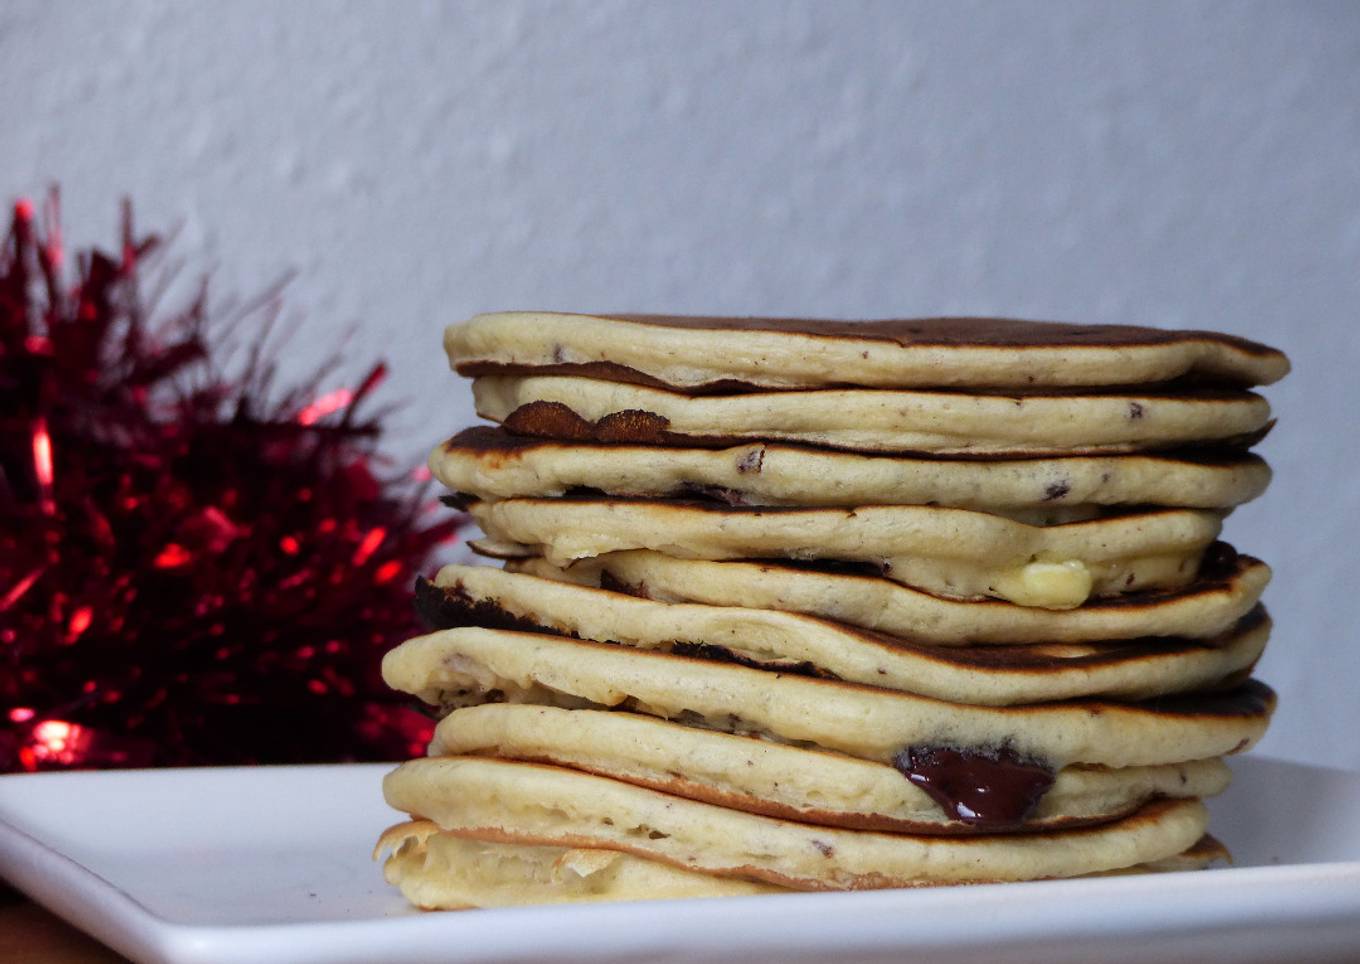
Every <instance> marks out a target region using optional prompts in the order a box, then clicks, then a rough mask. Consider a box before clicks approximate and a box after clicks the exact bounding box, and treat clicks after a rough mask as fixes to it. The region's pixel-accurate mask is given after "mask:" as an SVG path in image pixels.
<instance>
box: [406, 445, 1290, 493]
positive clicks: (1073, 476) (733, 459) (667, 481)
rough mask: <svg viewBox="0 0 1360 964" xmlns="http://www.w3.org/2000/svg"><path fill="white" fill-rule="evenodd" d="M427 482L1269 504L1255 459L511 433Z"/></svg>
mask: <svg viewBox="0 0 1360 964" xmlns="http://www.w3.org/2000/svg"><path fill="white" fill-rule="evenodd" d="M429 465H430V471H431V473H433V475H434V477H435V478H437V479H438V480H439V481H440V482H442V483H444V485H446V486H448V488H449V489H450V490H452V491H454V492H464V493H468V494H471V495H474V496H477V497H479V498H484V499H485V498H501V499H507V498H514V497H516V496H561V495H568V494H571V493H573V492H575V491H576V490H579V489H588V490H592V491H597V492H601V493H604V494H608V495H617V496H632V497H641V498H682V499H692V498H696V497H706V498H710V499H715V500H718V501H722V502H726V503H728V504H731V505H794V506H824V505H826V506H831V505H839V506H844V505H873V504H885V505H889V504H890V505H923V504H926V503H931V504H936V505H943V506H951V507H954V508H960V509H983V510H990V511H999V510H1015V509H1042V510H1048V509H1052V508H1055V507H1065V506H1124V505H1133V506H1141V505H1159V506H1166V507H1184V508H1197V509H1226V508H1230V507H1232V506H1236V505H1241V504H1242V503H1244V502H1248V501H1250V500H1252V499H1254V498H1256V497H1257V496H1258V495H1260V494H1261V493H1262V492H1263V491H1264V490H1265V487H1266V485H1267V483H1269V481H1270V469H1269V468H1268V467H1267V466H1266V463H1265V462H1264V461H1263V460H1262V459H1261V458H1259V457H1257V456H1255V455H1247V454H1240V455H1236V456H1224V457H1219V458H1211V457H1201V458H1192V457H1190V456H1187V455H1122V456H1071V457H1067V458H1039V459H1016V460H1005V461H998V460H977V459H919V458H915V459H913V458H902V457H895V456H865V455H856V454H853V453H848V452H833V451H824V450H820V449H814V448H807V447H802V446H795V445H787V444H780V443H777V442H753V443H748V444H745V445H737V446H733V447H730V448H723V449H704V448H661V447H658V446H655V445H629V444H626V443H625V444H612V445H605V444H600V443H590V442H557V441H552V440H549V439H535V438H525V437H519V436H514V435H511V434H510V433H508V432H506V431H505V430H504V429H502V428H499V427H497V428H492V427H489V426H477V427H474V428H469V429H464V430H463V431H461V432H459V433H458V434H457V435H455V436H454V437H453V438H451V439H449V440H448V441H447V442H445V443H444V444H443V445H441V446H439V447H438V448H437V449H435V450H434V452H432V453H431V454H430V460H429Z"/></svg>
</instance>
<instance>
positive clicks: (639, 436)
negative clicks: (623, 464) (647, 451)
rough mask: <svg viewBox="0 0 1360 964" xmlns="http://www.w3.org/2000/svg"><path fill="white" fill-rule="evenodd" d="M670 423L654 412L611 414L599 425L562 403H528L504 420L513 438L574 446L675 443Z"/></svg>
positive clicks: (634, 411)
mask: <svg viewBox="0 0 1360 964" xmlns="http://www.w3.org/2000/svg"><path fill="white" fill-rule="evenodd" d="M669 425H670V421H669V420H668V419H666V418H664V417H663V416H661V415H657V414H655V413H654V412H644V411H642V410H641V409H625V410H624V411H621V412H610V413H609V414H608V415H605V416H603V417H602V418H600V419H599V420H597V421H594V422H592V421H590V420H589V419H586V418H582V417H581V416H580V415H578V414H576V412H575V411H573V410H572V409H571V408H569V407H568V406H566V405H563V404H562V403H561V402H542V401H539V402H528V403H526V404H524V405H521V406H519V408H517V409H515V410H514V411H513V412H511V413H510V414H509V415H507V416H506V417H505V422H504V426H505V430H506V431H507V432H510V433H511V434H512V435H521V436H523V435H527V436H531V437H533V438H547V439H560V440H564V441H572V442H614V443H619V442H632V443H635V444H642V445H664V444H666V442H668V441H671V440H672V436H671V433H670V432H668V431H666V429H667V427H668V426H669Z"/></svg>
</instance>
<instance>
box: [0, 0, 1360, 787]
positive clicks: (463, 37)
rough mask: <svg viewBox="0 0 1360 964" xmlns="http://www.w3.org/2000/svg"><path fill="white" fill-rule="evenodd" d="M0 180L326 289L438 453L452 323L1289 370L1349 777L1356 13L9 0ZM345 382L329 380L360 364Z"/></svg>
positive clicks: (449, 391) (318, 295)
mask: <svg viewBox="0 0 1360 964" xmlns="http://www.w3.org/2000/svg"><path fill="white" fill-rule="evenodd" d="M0 91H3V92H4V94H3V96H0V193H3V194H5V195H17V194H20V193H28V194H33V193H36V192H40V191H41V190H42V189H43V187H44V185H45V184H47V183H48V182H49V181H52V180H57V181H60V182H61V184H62V187H63V190H64V197H65V202H66V211H67V221H68V226H69V228H70V229H71V240H72V241H74V242H78V243H79V242H85V243H88V242H90V241H95V240H98V241H105V240H108V239H111V238H112V237H113V234H112V232H113V230H114V225H115V221H116V214H115V202H116V199H117V197H118V196H119V195H120V194H121V193H123V192H127V193H128V194H130V195H131V196H132V197H133V198H134V199H135V201H136V204H137V208H138V212H139V216H140V220H141V223H142V224H143V225H144V226H167V225H175V224H178V225H181V226H182V230H181V234H180V245H179V253H180V254H181V255H183V256H185V257H186V258H188V259H189V260H190V261H191V262H193V261H194V259H200V260H199V262H198V263H206V264H211V265H215V266H216V267H217V279H218V291H219V292H222V293H226V292H228V291H235V292H237V293H249V292H252V291H256V290H258V289H259V288H260V287H261V286H262V285H263V284H264V283H265V282H267V281H269V280H271V279H273V278H274V277H276V276H277V275H278V274H279V273H280V272H281V271H282V270H284V269H285V268H288V267H295V268H297V269H298V271H299V277H298V279H297V281H296V283H295V284H294V286H293V288H292V296H291V303H292V304H293V305H294V306H295V307H296V308H297V309H299V315H300V316H301V318H302V320H301V321H300V322H299V323H298V329H299V330H298V332H297V335H296V337H295V338H294V339H293V341H292V343H291V347H290V351H291V353H292V357H290V358H289V359H288V364H289V365H291V366H293V370H295V371H299V372H301V371H304V370H306V369H308V368H309V367H310V366H311V365H314V364H315V363H317V362H318V361H320V359H321V358H322V357H323V356H324V355H326V354H328V353H329V352H330V351H331V350H332V349H333V348H334V347H335V345H336V343H337V339H338V338H339V337H340V334H341V332H342V330H343V329H344V327H345V326H346V325H348V324H350V323H356V322H358V323H360V324H359V328H358V331H357V333H356V334H355V336H354V337H353V338H352V340H351V342H350V347H349V348H348V349H347V351H348V355H349V357H350V358H352V359H354V365H355V368H356V369H357V368H359V367H361V366H363V365H366V364H367V363H368V362H369V361H370V360H372V359H374V358H375V357H377V356H378V355H379V354H381V355H384V356H386V357H387V358H388V359H389V360H390V362H391V363H392V366H393V370H394V373H395V377H394V378H393V379H391V380H390V382H389V386H388V388H387V389H385V392H386V397H387V398H388V399H389V400H395V399H401V400H404V401H405V402H406V403H407V407H406V409H405V410H404V414H403V415H402V416H401V418H400V420H399V422H398V424H397V430H396V431H395V433H394V434H393V436H392V443H393V447H394V450H395V451H396V452H397V453H398V454H400V455H403V456H408V457H410V458H412V459H415V458H416V457H418V455H419V454H420V453H421V451H422V450H423V449H424V448H425V447H426V446H427V445H428V444H430V443H433V442H434V441H436V440H437V439H438V438H440V437H441V436H442V435H443V434H445V433H448V432H450V431H451V430H453V429H454V428H456V427H458V426H460V425H461V424H463V423H464V422H466V421H468V420H469V419H470V417H471V415H470V406H469V400H468V393H467V390H466V388H465V387H464V385H462V384H460V383H459V382H457V381H455V380H454V378H453V377H452V376H451V375H449V374H448V373H447V372H446V370H445V367H444V362H443V360H442V356H441V354H440V352H439V330H440V327H441V326H442V325H443V324H444V323H445V322H448V321H450V320H454V319H459V318H462V317H464V316H466V315H468V314H470V313H472V312H474V311H478V310H483V309H493V308H507V307H557V308H565V309H579V310H590V309H597V308H598V309H609V308H628V309H637V310H644V309H651V310H666V311H705V312H733V313H780V312H783V313H813V314H826V315H839V316H850V317H855V316H874V315H877V316H885V315H903V314H933V313H951V312H952V313H989V312H991V313H1004V314H1014V315H1022V316H1033V317H1042V318H1055V319H1065V320H1075V321H1083V322H1134V323H1138V322H1147V323H1152V324H1163V325H1173V326H1177V325H1184V326H1195V327H1212V328H1221V329H1225V330H1228V331H1233V332H1238V333H1240V334H1243V335H1247V336H1250V337H1253V338H1258V339H1262V340H1265V341H1268V342H1270V343H1272V344H1277V345H1279V346H1281V347H1283V348H1285V349H1286V350H1287V351H1288V352H1289V353H1290V355H1291V356H1292V357H1293V359H1294V362H1295V373H1294V374H1293V375H1292V376H1291V377H1290V379H1288V380H1287V381H1286V382H1285V383H1284V384H1282V385H1280V386H1278V387H1277V388H1274V389H1272V390H1270V392H1269V394H1270V397H1271V399H1272V401H1273V402H1274V403H1275V405H1276V406H1277V408H1278V412H1279V415H1280V420H1281V424H1280V426H1279V428H1278V429H1277V430H1276V432H1275V434H1274V435H1273V436H1272V437H1271V438H1270V439H1269V440H1268V441H1267V442H1266V444H1265V445H1264V447H1263V451H1264V452H1265V454H1266V455H1267V456H1268V457H1269V458H1271V459H1272V461H1273V462H1274V464H1275V466H1276V469H1277V480H1276V483H1275V486H1274V488H1273V489H1272V491H1271V493H1270V494H1269V495H1268V496H1267V497H1266V499H1265V500H1264V501H1262V502H1260V503H1258V504H1255V505H1253V506H1250V507H1247V508H1246V509H1243V510H1242V511H1240V512H1239V513H1238V514H1237V515H1235V516H1234V517H1233V519H1232V520H1230V523H1229V530H1228V531H1229V535H1230V536H1231V537H1232V538H1233V540H1234V541H1235V542H1236V543H1237V544H1238V545H1239V546H1240V547H1242V548H1244V549H1246V550H1250V551H1253V552H1255V553H1257V554H1259V555H1262V556H1264V557H1266V558H1267V559H1268V561H1270V562H1271V563H1272V564H1274V565H1275V567H1276V573H1277V577H1276V582H1275V585H1274V586H1273V587H1272V589H1271V590H1270V593H1269V596H1268V599H1269V601H1270V604H1271V606H1272V609H1273V611H1274V613H1275V617H1276V620H1277V624H1278V628H1277V634H1276V639H1275V641H1274V642H1273V643H1272V649H1271V650H1270V652H1269V655H1268V656H1267V658H1266V660H1265V662H1264V665H1263V667H1262V669H1261V673H1262V675H1263V676H1264V677H1265V678H1266V679H1268V680H1269V681H1270V682H1272V683H1274V684H1276V686H1277V687H1278V688H1279V689H1280V690H1281V693H1282V696H1283V702H1282V708H1281V710H1280V713H1279V715H1278V717H1277V721H1276V724H1275V726H1274V728H1273V730H1272V731H1271V734H1270V736H1269V737H1268V738H1267V741H1266V744H1265V749H1267V750H1268V751H1270V752H1273V753H1277V754H1288V755H1292V756H1297V757H1301V758H1304V759H1307V760H1311V761H1317V762H1327V763H1333V764H1339V765H1346V766H1351V767H1360V740H1358V739H1357V738H1356V736H1355V734H1356V733H1357V731H1360V700H1357V695H1356V694H1357V690H1360V626H1358V625H1357V623H1360V568H1358V567H1357V561H1358V559H1357V556H1358V555H1360V553H1358V552H1357V547H1360V483H1358V482H1357V479H1356V474H1357V473H1360V432H1358V431H1357V426H1356V420H1357V416H1360V405H1357V403H1356V402H1355V400H1354V395H1353V393H1354V391H1355V388H1354V386H1355V376H1356V369H1357V366H1360V336H1358V335H1357V321H1358V320H1360V319H1357V311H1358V310H1360V4H1356V3H1349V2H1337V3H1307V4H1304V3H1281V2H1268V3H1247V2H1234V3H1188V2H1171V3H1147V2H1140V3H1097V2H1082V3H1061V2H1046V3H1034V2H1032V3H992V4H985V3H950V4H934V5H925V4H916V3H902V2H830V0H827V2H822V3H811V2H745V3H741V4H738V3H725V2H703V3H693V2H684V3H681V2H673V3H665V2H652V3H641V2H589V3H587V2H579V3H562V2H556V3H547V2H538V3H535V2H504V0H501V2H475V3H445V4H437V3H314V2H291V3H278V2H245V3H231V4H216V3H214V4H208V3H187V4H185V3H175V4H171V3H127V2H117V3H112V2H111V3H99V4H77V3H50V2H47V0H20V2H15V0H8V2H6V3H5V4H4V5H3V6H0ZM343 377H344V376H343V374H342V373H337V374H336V376H335V380H336V384H340V383H341V382H342V381H343Z"/></svg>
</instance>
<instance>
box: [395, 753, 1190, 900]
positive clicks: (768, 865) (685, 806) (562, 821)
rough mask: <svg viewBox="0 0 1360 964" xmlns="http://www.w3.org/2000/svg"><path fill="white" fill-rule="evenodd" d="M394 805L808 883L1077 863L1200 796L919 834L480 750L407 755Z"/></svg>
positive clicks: (1135, 855)
mask: <svg viewBox="0 0 1360 964" xmlns="http://www.w3.org/2000/svg"><path fill="white" fill-rule="evenodd" d="M383 794H384V796H385V797H386V799H387V802H388V804H389V805H391V806H392V807H394V808H396V809H397V810H401V811H404V812H406V813H408V814H411V815H412V816H413V817H415V818H417V819H425V820H429V821H432V822H434V823H435V824H437V825H438V826H439V827H440V828H441V829H443V830H446V831H449V832H451V833H454V834H456V835H457V836H461V837H470V838H473V839H480V840H491V841H496V842H506V843H519V844H530V845H534V846H556V847H568V848H581V847H586V848H600V849H606V850H616V851H622V852H624V853H629V854H633V855H636V856H639V857H644V858H647V859H651V860H656V861H659V862H662V863H667V864H670V865H672V866H677V867H681V868H683V869H685V870H690V871H696V872H699V873H707V874H716V875H720V876H733V877H742V878H745V879H748V880H758V881H763V882H766V883H771V884H776V885H779V886H784V887H792V888H796V889H802V890H851V889H861V888H873V887H911V886H921V885H929V884H944V883H961V882H969V883H981V882H985V881H1004V880H1032V879H1036V878H1047V877H1072V876H1076V875H1079V874H1090V873H1099V872H1102V871H1109V870H1118V869H1120V868H1125V867H1130V866H1133V865H1135V864H1140V863H1145V862H1148V861H1155V860H1164V859H1167V858H1170V857H1173V856H1175V855H1176V854H1179V853H1181V852H1183V851H1185V850H1187V849H1188V848H1190V847H1192V846H1193V845H1194V844H1195V843H1196V842H1197V841H1198V840H1199V839H1200V838H1201V837H1202V836H1203V834H1204V830H1205V825H1206V823H1207V814H1206V812H1205V809H1204V805H1203V804H1202V803H1200V802H1199V801H1196V800H1166V801H1158V802H1156V803H1152V804H1149V805H1147V806H1146V807H1144V808H1143V809H1141V810H1139V811H1138V812H1137V813H1135V814H1132V815H1131V816H1128V817H1125V818H1123V819H1122V820H1118V821H1115V822H1112V823H1107V824H1102V825H1101V826H1098V827H1091V828H1082V829H1075V830H1060V831H1053V832H1050V833H1042V834H1009V835H1000V836H978V837H922V836H911V835H906V834H882V833H871V832H867V831H856V830H838V829H835V828H830V827H816V826H811V825H807V824H800V823H795V822H793V821H786V820H773V819H770V818H768V817H760V816H755V815H753V814H748V813H743V812H741V811H738V810H729V809H726V808H724V807H715V806H712V805H710V804H705V803H699V802H697V801H693V800H686V799H684V798H682V797H674V796H670V795H668V794H664V793H658V792H656V791H654V790H648V789H645V788H642V787H635V786H632V785H630V784H627V783H621V782H618V781H615V780H608V779H605V778H603V777H597V776H593V775H589V774H584V773H578V772H576V771H573V770H566V769H561V768H558V767H545V766H538V765H534V764H525V763H513V762H508V761H504V760H490V759H483V758H479V757H440V758H428V759H423V760H412V761H410V762H409V763H404V764H402V765H401V766H400V767H398V768H397V769H396V770H395V771H394V772H392V773H391V774H389V775H388V776H387V778H386V779H385V780H384V781H383Z"/></svg>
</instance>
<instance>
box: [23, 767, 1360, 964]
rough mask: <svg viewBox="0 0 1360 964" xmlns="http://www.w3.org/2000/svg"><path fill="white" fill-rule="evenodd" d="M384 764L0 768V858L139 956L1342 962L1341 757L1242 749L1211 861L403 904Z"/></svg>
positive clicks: (1358, 839)
mask: <svg viewBox="0 0 1360 964" xmlns="http://www.w3.org/2000/svg"><path fill="white" fill-rule="evenodd" d="M387 769H388V767H386V766H382V765H377V766H371V765H370V766H318V767H254V768H241V769H234V768H233V769H205V770H158V771H157V770H149V771H123V772H118V771H113V772H104V773H68V774H37V775H22V776H6V777H0V875H3V876H4V877H6V878H8V879H9V880H10V881H11V882H12V883H13V884H14V885H15V886H17V887H18V888H20V889H21V890H23V891H26V892H27V893H28V894H29V895H30V896H32V897H33V898H34V899H35V900H37V901H39V902H41V903H43V904H46V905H47V906H48V907H49V908H51V909H52V910H53V911H55V912H56V913H58V914H60V915H61V916H63V917H65V918H66V919H67V920H69V921H70V922H71V923H73V924H74V925H76V926H77V927H80V928H81V929H83V930H86V931H88V932H89V933H91V934H93V935H94V936H96V937H98V938H99V939H100V940H102V941H104V942H106V943H107V944H109V945H110V946H112V947H114V948H116V949H117V950H119V951H121V952H122V953H123V954H126V955H127V956H129V957H132V958H134V959H136V960H139V961H186V962H189V961H213V962H231V961H249V962H268V961H289V962H302V961H328V962H329V961H379V960H381V961H412V962H416V961H419V962H422V964H424V962H430V961H435V960H448V961H541V960H547V959H550V958H551V959H552V960H553V961H554V964H566V962H570V961H603V960H649V961H679V960H732V959H738V958H739V959H741V960H742V961H743V964H751V962H756V961H780V962H783V961H825V960H831V959H836V960H853V961H902V960H911V959H920V960H923V961H929V962H931V964H943V962H959V961H987V962H993V964H995V962H1009V961H1028V960H1035V959H1042V960H1046V961H1051V962H1063V961H1072V962H1078V961H1092V960H1098V961H1106V962H1112V961H1138V962H1141V964H1146V962H1149V961H1161V960H1194V961H1232V962H1234V964H1244V962H1250V961H1278V960H1282V959H1286V958H1293V959H1295V960H1300V961H1320V960H1351V961H1353V960H1357V959H1360V774H1356V773H1346V772H1342V771H1338V770H1326V769H1321V768H1317V767H1307V766H1300V765H1297V764H1292V763H1286V762H1283V761H1277V760H1270V759H1262V758H1252V757H1247V758H1245V759H1242V760H1240V761H1238V762H1237V764H1236V770H1237V780H1236V781H1235V782H1234V784H1233V787H1232V789H1231V790H1230V791H1229V792H1228V793H1227V794H1225V795H1224V796H1223V797H1222V798H1221V799H1219V800H1217V801H1215V802H1214V805H1213V806H1214V811H1215V812H1214V822H1213V830H1214V832H1215V834H1217V835H1218V836H1220V837H1221V838H1222V839H1223V840H1224V841H1225V842H1226V843H1227V844H1228V845H1229V846H1230V847H1231V848H1232V849H1233V851H1234V853H1235V854H1236V855H1237V859H1238V866H1237V867H1235V868H1233V869H1226V870H1216V871H1208V872H1198V873H1181V874H1160V875H1152V876H1143V877H1114V878H1100V879H1092V880H1071V881H1045V882H1039V883H1029V884H1003V885H998V886H975V887H955V888H937V889H925V890H913V891H875V892H864V893H855V894H790V895H788V896H777V897H746V898H733V899H726V900H702V901H668V902H650V903H635V904H612V905H594V906H575V907H572V906H556V907H533V908H519V909H511V910H489V911H472V912H465V913H449V914H422V913H418V912H415V911H412V910H410V909H408V908H407V907H406V906H405V904H404V903H403V901H402V899H401V898H400V897H399V896H398V895H397V894H396V892H395V891H393V890H391V889H390V888H388V887H387V886H386V884H384V883H383V880H382V876H381V874H380V872H379V868H378V867H377V865H375V864H373V863H371V862H370V861H369V858H368V853H369V848H370V847H371V846H372V843H373V840H374V839H375V837H376V836H377V834H378V832H379V831H380V830H381V829H382V828H384V827H386V826H388V825H389V824H391V823H394V822H396V819H397V815H396V814H394V813H393V812H392V811H391V810H389V809H388V808H387V807H386V806H385V805H384V803H383V801H382V797H381V793H380V786H379V783H380V779H381V776H382V774H383V773H384V772H385V771H386V770H387Z"/></svg>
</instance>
